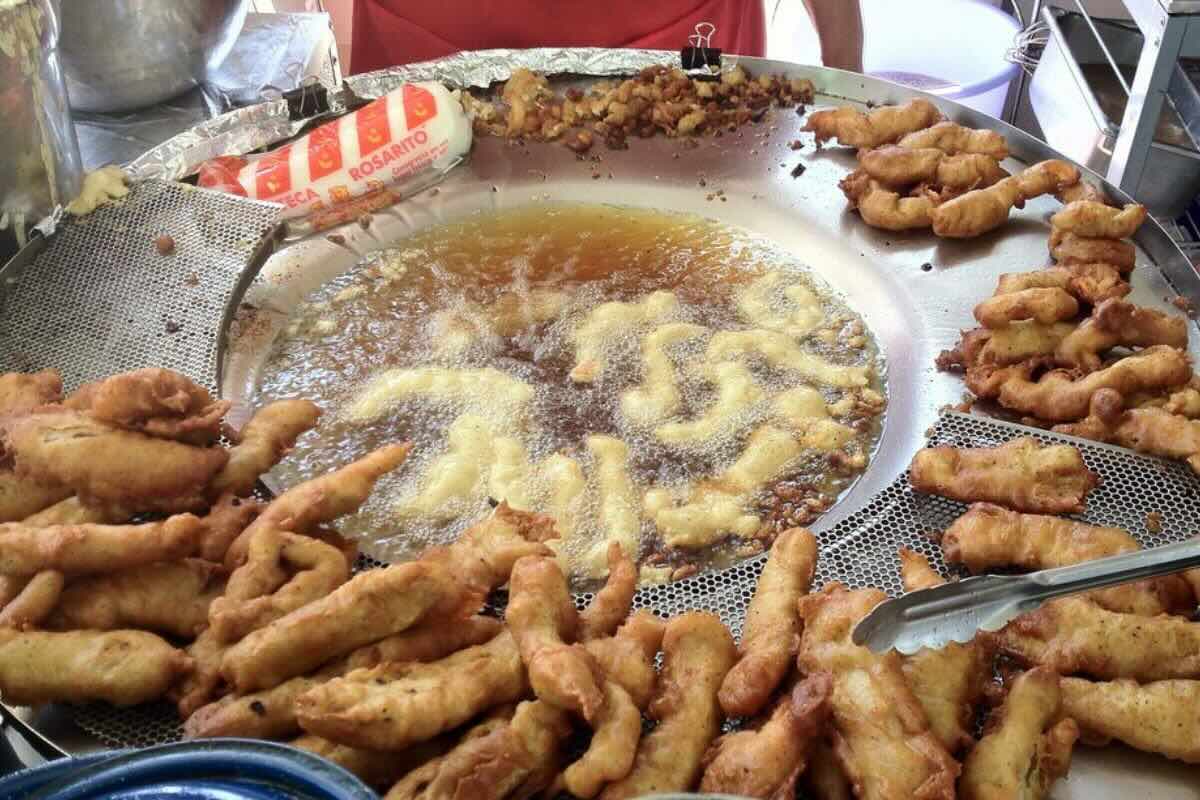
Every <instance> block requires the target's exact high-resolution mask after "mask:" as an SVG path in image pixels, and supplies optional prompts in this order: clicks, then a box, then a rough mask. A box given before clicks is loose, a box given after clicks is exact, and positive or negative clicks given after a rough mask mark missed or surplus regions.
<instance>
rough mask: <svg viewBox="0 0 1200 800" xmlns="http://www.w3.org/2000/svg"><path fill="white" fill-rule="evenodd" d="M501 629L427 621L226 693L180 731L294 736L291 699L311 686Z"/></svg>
mask: <svg viewBox="0 0 1200 800" xmlns="http://www.w3.org/2000/svg"><path fill="white" fill-rule="evenodd" d="M502 627H503V625H502V624H501V622H500V621H499V620H496V619H492V618H490V617H481V616H474V617H470V618H468V619H465V620H463V621H461V622H459V623H457V624H454V625H442V624H438V623H431V624H429V625H422V626H419V627H416V628H410V629H409V630H407V631H404V632H403V633H398V634H395V635H394V636H389V637H387V638H386V639H381V640H379V641H378V642H375V643H373V644H369V645H366V646H364V647H360V648H358V649H357V650H354V651H352V652H351V653H350V654H348V655H347V656H346V657H345V658H341V659H338V660H336V661H334V662H331V663H330V664H327V665H326V666H324V667H322V668H321V669H319V670H318V671H317V672H315V673H313V674H312V675H308V676H303V677H299V678H290V679H288V680H286V681H284V682H283V683H281V684H279V685H278V686H275V687H273V688H271V689H266V690H263V691H261V692H252V693H250V694H245V695H240V696H235V695H226V696H225V697H222V698H221V699H220V700H217V701H216V702H213V703H209V704H208V705H206V706H203V707H202V708H199V709H197V710H196V711H195V713H193V714H192V715H191V716H189V717H188V718H187V721H186V722H185V723H184V726H183V730H184V733H185V734H186V735H187V736H189V737H192V738H205V737H212V736H241V737H248V738H253V739H283V738H286V737H288V736H295V735H296V734H298V733H299V732H300V724H299V723H298V722H297V721H296V708H295V706H296V698H297V697H299V696H300V695H302V694H304V693H305V692H306V691H308V690H309V689H311V688H312V687H313V686H316V685H317V684H319V683H322V682H324V681H326V680H329V679H330V678H336V677H339V676H341V675H344V674H346V673H347V672H349V671H350V670H353V669H362V668H366V667H375V666H378V665H379V664H382V663H384V662H386V661H396V662H406V661H422V662H428V661H437V660H438V659H441V658H445V657H446V656H448V655H450V654H451V653H454V652H456V651H458V650H461V649H462V648H464V647H472V646H474V645H479V644H483V643H484V642H487V641H490V640H491V639H493V638H495V637H496V635H497V634H499V633H500V630H501V629H502Z"/></svg>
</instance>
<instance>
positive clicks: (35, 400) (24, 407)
mask: <svg viewBox="0 0 1200 800" xmlns="http://www.w3.org/2000/svg"><path fill="white" fill-rule="evenodd" d="M61 400H62V376H61V375H59V374H58V370H53V369H44V370H42V371H41V372H5V373H4V374H2V375H0V415H5V416H7V415H9V414H22V413H24V412H26V411H32V410H33V409H35V408H37V407H39V406H47V405H53V404H54V403H58V402H60V401H61Z"/></svg>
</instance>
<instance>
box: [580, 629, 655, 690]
mask: <svg viewBox="0 0 1200 800" xmlns="http://www.w3.org/2000/svg"><path fill="white" fill-rule="evenodd" d="M665 628H666V623H665V622H664V621H663V620H662V619H660V618H659V617H656V616H655V615H654V612H652V611H649V610H647V609H645V608H642V609H638V610H637V611H636V612H634V613H633V614H631V615H630V617H629V619H628V620H627V621H626V622H625V624H624V625H622V626H621V628H620V630H618V631H617V635H616V636H605V637H602V638H600V639H592V640H590V641H588V642H585V643H584V647H585V648H586V649H587V651H588V653H590V654H591V656H592V658H594V659H595V660H596V663H597V664H598V665H599V667H600V670H601V672H603V673H604V675H605V676H606V677H607V679H608V680H609V681H611V682H613V683H616V684H618V685H619V686H620V687H621V688H622V689H624V690H625V691H626V692H627V693H628V694H629V696H630V697H631V698H632V699H633V702H634V705H636V706H637V707H638V708H645V707H646V706H647V705H649V703H650V699H651V696H652V695H653V693H654V684H655V681H656V680H657V675H656V674H655V671H654V658H655V656H656V655H658V650H659V647H660V646H661V645H662V639H663V633H664V631H665Z"/></svg>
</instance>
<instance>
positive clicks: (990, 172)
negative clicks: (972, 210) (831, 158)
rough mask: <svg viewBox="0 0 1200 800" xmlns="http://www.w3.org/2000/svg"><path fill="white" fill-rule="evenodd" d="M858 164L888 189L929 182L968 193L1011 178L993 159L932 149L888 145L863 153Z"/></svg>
mask: <svg viewBox="0 0 1200 800" xmlns="http://www.w3.org/2000/svg"><path fill="white" fill-rule="evenodd" d="M858 162H859V164H861V165H862V168H863V171H865V172H866V173H867V175H869V176H871V177H872V178H874V179H875V180H877V181H879V182H880V183H881V184H883V185H884V186H905V185H909V186H911V185H912V184H916V183H921V182H926V181H927V182H929V183H932V184H936V185H938V186H941V187H943V188H947V189H955V190H962V191H965V190H969V189H977V188H979V187H981V186H991V185H992V184H993V183H995V182H996V181H999V180H1002V179H1003V178H1007V177H1008V173H1007V172H1005V171H1004V170H1003V169H1001V167H1000V164H999V163H998V162H997V161H996V159H995V158H993V157H992V156H990V155H984V154H982V153H961V154H959V155H946V154H945V153H943V152H942V151H941V150H938V149H936V148H932V147H916V148H910V147H899V146H896V145H887V146H884V147H878V148H875V149H873V150H860V151H859V153H858Z"/></svg>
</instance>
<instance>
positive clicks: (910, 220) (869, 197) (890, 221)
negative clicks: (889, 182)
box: [838, 170, 933, 231]
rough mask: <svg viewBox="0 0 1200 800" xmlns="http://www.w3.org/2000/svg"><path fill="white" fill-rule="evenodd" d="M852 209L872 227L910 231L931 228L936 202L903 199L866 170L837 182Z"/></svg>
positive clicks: (926, 199) (856, 172) (922, 199)
mask: <svg viewBox="0 0 1200 800" xmlns="http://www.w3.org/2000/svg"><path fill="white" fill-rule="evenodd" d="M838 186H839V187H840V188H841V190H842V193H843V194H844V195H846V199H847V200H848V201H849V202H850V205H851V207H852V208H857V209H858V213H859V215H860V216H861V217H862V218H863V222H865V223H867V224H868V225H870V226H871V227H873V228H882V229H883V230H888V231H907V230H918V229H922V228H928V227H929V226H930V224H931V221H930V220H931V216H930V215H931V214H932V212H933V203H932V202H931V201H930V200H929V198H927V197H923V196H921V197H901V196H900V194H899V193H897V192H894V191H892V190H891V189H889V188H887V187H886V186H884V185H883V184H881V183H879V182H878V181H876V180H875V179H874V178H872V177H871V176H870V175H868V174H867V173H866V172H864V171H863V170H856V171H854V172H851V173H850V174H849V175H847V176H846V177H845V178H842V180H841V181H840V182H839V183H838Z"/></svg>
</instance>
